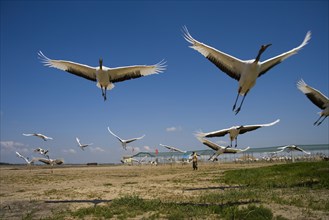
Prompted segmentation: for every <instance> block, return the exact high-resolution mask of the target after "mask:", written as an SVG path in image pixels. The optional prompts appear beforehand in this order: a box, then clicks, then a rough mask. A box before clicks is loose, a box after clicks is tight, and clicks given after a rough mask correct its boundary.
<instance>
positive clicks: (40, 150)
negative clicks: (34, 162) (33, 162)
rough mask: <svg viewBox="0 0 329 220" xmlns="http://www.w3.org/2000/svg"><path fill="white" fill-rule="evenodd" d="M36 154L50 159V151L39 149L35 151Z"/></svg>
mask: <svg viewBox="0 0 329 220" xmlns="http://www.w3.org/2000/svg"><path fill="white" fill-rule="evenodd" d="M34 152H38V153H39V154H41V155H44V156H46V157H47V158H48V159H49V156H48V154H47V153H48V152H49V150H45V149H42V148H40V147H38V148H36V149H35V150H34Z"/></svg>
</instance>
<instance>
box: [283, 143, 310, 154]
mask: <svg viewBox="0 0 329 220" xmlns="http://www.w3.org/2000/svg"><path fill="white" fill-rule="evenodd" d="M278 149H281V150H280V151H277V153H280V152H283V151H288V152H291V151H300V152H303V153H305V154H311V153H310V152H307V151H304V150H303V149H302V148H300V147H297V146H296V145H287V146H284V147H278Z"/></svg>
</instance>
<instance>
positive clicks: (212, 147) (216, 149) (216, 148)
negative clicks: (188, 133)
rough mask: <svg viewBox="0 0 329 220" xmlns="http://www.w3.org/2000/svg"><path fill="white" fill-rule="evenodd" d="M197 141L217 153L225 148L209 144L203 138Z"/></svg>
mask: <svg viewBox="0 0 329 220" xmlns="http://www.w3.org/2000/svg"><path fill="white" fill-rule="evenodd" d="M198 140H199V141H200V142H201V143H203V144H204V145H206V146H208V147H210V148H211V149H213V150H215V151H219V150H224V149H225V147H222V146H219V145H218V144H215V143H214V142H211V141H209V140H207V139H204V138H200V137H198Z"/></svg>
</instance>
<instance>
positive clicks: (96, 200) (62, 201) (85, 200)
mask: <svg viewBox="0 0 329 220" xmlns="http://www.w3.org/2000/svg"><path fill="white" fill-rule="evenodd" d="M88 202H90V203H93V204H94V206H96V205H98V204H99V203H102V202H112V200H108V199H93V200H90V199H74V200H46V201H45V203H88Z"/></svg>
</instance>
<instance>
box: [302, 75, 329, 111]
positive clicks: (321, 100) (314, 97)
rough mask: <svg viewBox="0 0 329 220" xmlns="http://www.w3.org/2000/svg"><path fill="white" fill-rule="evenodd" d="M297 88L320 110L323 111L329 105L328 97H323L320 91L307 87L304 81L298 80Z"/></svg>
mask: <svg viewBox="0 0 329 220" xmlns="http://www.w3.org/2000/svg"><path fill="white" fill-rule="evenodd" d="M297 87H298V89H299V90H300V91H302V92H303V93H304V94H305V95H306V96H307V98H308V99H309V100H311V102H312V103H313V104H314V105H316V106H318V107H319V108H320V109H325V108H326V105H328V103H329V99H328V97H326V96H325V95H323V94H322V93H321V92H320V91H318V90H316V89H314V88H312V87H311V86H308V85H307V84H306V83H305V82H304V80H302V79H301V80H300V81H299V82H298V83H297Z"/></svg>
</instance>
